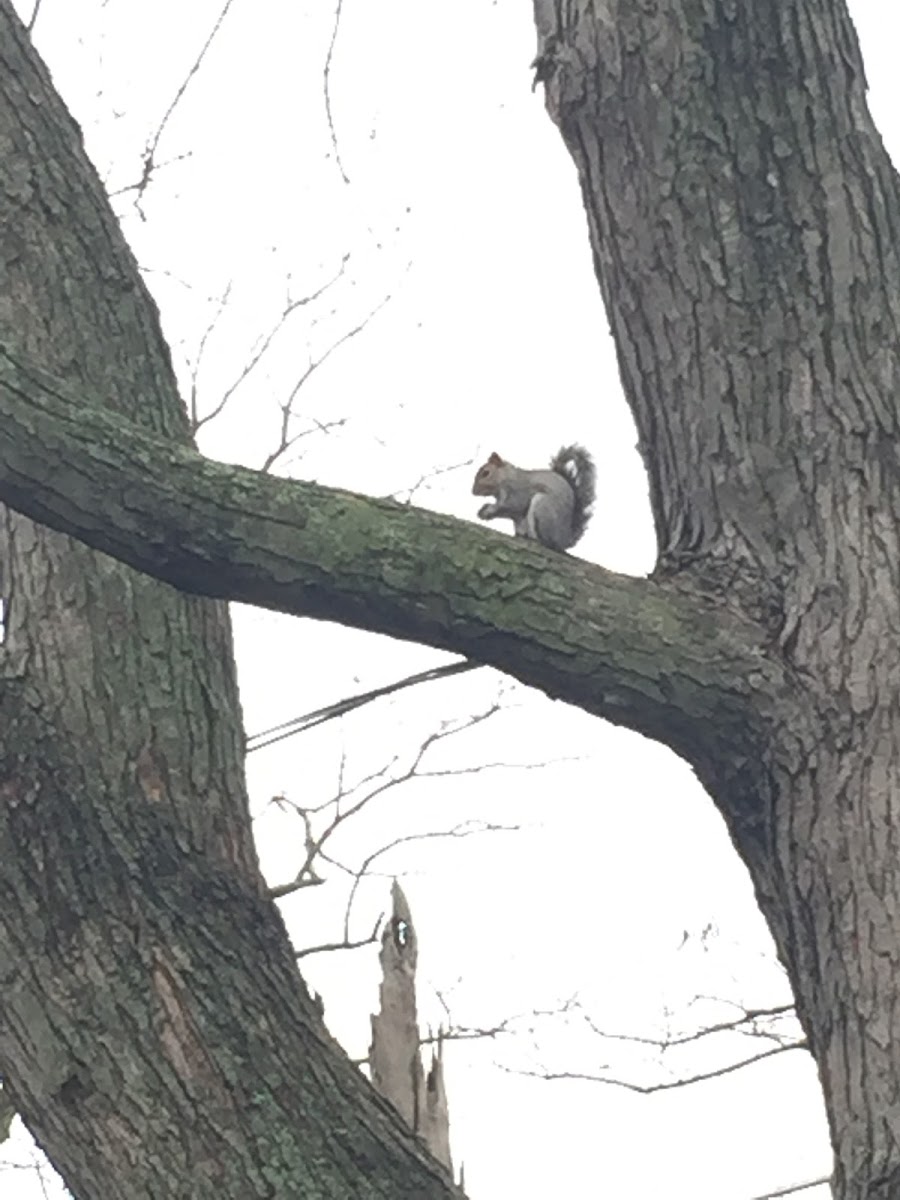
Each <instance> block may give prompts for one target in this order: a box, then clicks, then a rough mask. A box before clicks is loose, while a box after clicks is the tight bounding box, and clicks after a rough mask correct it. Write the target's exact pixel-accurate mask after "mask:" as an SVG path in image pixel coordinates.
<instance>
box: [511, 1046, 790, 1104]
mask: <svg viewBox="0 0 900 1200" xmlns="http://www.w3.org/2000/svg"><path fill="white" fill-rule="evenodd" d="M805 1049H806V1043H805V1042H794V1043H793V1044H792V1045H790V1046H772V1047H771V1048H770V1049H768V1050H761V1051H760V1052H759V1054H751V1055H750V1056H749V1057H747V1058H742V1059H740V1060H739V1061H738V1062H734V1063H729V1064H728V1065H727V1066H724V1067H717V1068H716V1069H715V1070H714V1071H702V1072H699V1073H698V1074H696V1075H686V1076H684V1077H683V1078H681V1079H668V1080H665V1081H664V1082H662V1083H647V1084H641V1083H630V1082H629V1081H628V1080H627V1079H618V1078H616V1077H615V1076H614V1075H594V1074H593V1073H591V1072H589V1071H527V1070H522V1069H519V1068H515V1069H514V1068H512V1067H505V1066H503V1065H502V1064H498V1066H500V1069H501V1070H503V1071H506V1073H507V1074H508V1075H525V1076H527V1077H528V1078H529V1079H546V1080H554V1081H555V1080H559V1079H575V1080H581V1081H583V1082H585V1083H602V1084H606V1085H607V1086H609V1087H618V1088H624V1089H625V1090H626V1091H628V1092H638V1093H639V1094H640V1095H642V1096H651V1095H653V1093H654V1092H669V1091H672V1090H673V1089H675V1088H682V1087H688V1086H690V1085H691V1084H694V1083H705V1082H706V1081H707V1080H709V1079H718V1078H720V1077H721V1076H722V1075H731V1074H733V1072H735V1071H740V1070H742V1069H743V1068H744V1067H749V1066H750V1065H751V1063H755V1062H762V1060H763V1059H765V1058H772V1057H773V1056H774V1055H776V1054H787V1053H789V1052H790V1051H791V1050H805Z"/></svg>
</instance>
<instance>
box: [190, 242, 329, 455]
mask: <svg viewBox="0 0 900 1200" xmlns="http://www.w3.org/2000/svg"><path fill="white" fill-rule="evenodd" d="M349 260H350V255H349V254H345V255H344V256H343V258H342V259H341V265H340V266H339V267H338V269H337V271H336V272H335V274H334V275H332V277H331V278H330V279H328V280H326V282H325V283H323V284H322V285H321V287H318V288H316V290H315V291H314V292H310V293H309V294H308V295H306V296H301V297H300V299H299V300H291V299H290V298H288V301H287V304H286V305H285V307H284V309H283V310H282V312H281V313H280V314H279V316H278V319H277V321H276V322H275V323H274V325H273V326H272V327H271V329H270V330H269V331H268V333H266V334H264V335H262V336H261V337H260V338H259V339H258V340H257V343H256V346H255V347H254V349H253V351H252V353H251V355H250V358H249V359H248V361H247V362H246V363H245V365H244V366H243V367H242V368H241V370H240V371H239V372H238V374H237V376H236V378H235V379H234V380H233V381H232V382H231V383H230V384H229V386H228V387H227V388H226V389H225V391H224V392H223V393H222V395H221V396H220V397H219V401H218V403H217V404H216V405H214V407H213V408H212V409H210V411H209V412H208V413H205V414H204V415H203V416H202V417H197V415H196V413H197V404H196V392H197V376H198V375H199V372H200V363H201V359H202V357H203V351H204V350H205V348H206V344H207V341H208V340H209V337H210V335H211V334H212V333H213V332H214V331H215V328H216V326H217V325H218V322H219V319H220V318H221V316H222V313H223V311H224V309H225V307H226V305H227V302H228V299H229V297H230V294H231V284H229V285H228V287H227V288H226V290H225V292H224V294H223V296H222V300H221V302H220V305H219V308H218V311H217V312H216V314H215V316H214V317H213V319H212V321H211V322H210V324H209V326H208V327H207V330H206V332H205V333H204V335H203V337H202V338H201V340H200V346H199V349H198V353H197V359H196V368H195V370H194V372H193V377H192V388H191V413H192V422H191V424H192V428H193V431H194V433H196V432H197V430H199V429H200V428H201V427H202V426H203V425H205V424H206V423H207V422H208V421H212V420H214V419H215V418H216V417H217V416H219V414H220V413H221V412H222V410H223V409H224V408H225V406H226V404H227V403H228V402H229V400H231V398H232V397H233V396H234V394H235V392H236V391H237V390H238V388H239V387H240V386H241V385H242V384H243V383H246V381H247V379H248V378H249V377H250V375H251V374H252V373H253V371H254V370H255V369H256V367H257V366H258V365H259V363H260V361H261V360H262V359H263V358H264V357H265V354H266V351H267V350H268V349H269V347H270V346H271V345H272V342H273V341H274V340H275V338H276V337H277V336H278V334H279V333H280V332H281V331H282V329H283V328H284V327H285V325H286V324H287V322H288V320H289V318H290V317H291V316H293V314H294V313H295V312H296V311H297V310H298V309H300V308H304V307H305V306H306V305H307V304H312V303H313V302H314V301H316V300H320V299H321V298H322V296H324V294H325V293H326V292H327V291H328V289H329V288H331V287H333V286H334V285H335V284H336V283H337V281H338V280H339V279H340V278H341V276H342V275H343V274H344V269H345V268H346V266H347V263H348V262H349ZM336 344H339V343H336ZM332 348H334V347H332ZM329 353H330V352H329Z"/></svg>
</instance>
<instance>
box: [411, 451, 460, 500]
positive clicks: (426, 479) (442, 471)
mask: <svg viewBox="0 0 900 1200" xmlns="http://www.w3.org/2000/svg"><path fill="white" fill-rule="evenodd" d="M474 461H475V460H474V459H473V458H467V459H466V461H465V462H459V463H454V464H453V465H452V466H449V467H438V468H436V469H435V470H434V471H429V472H428V474H427V475H421V476H420V477H419V479H418V480H417V481H416V482H415V483H414V484H413V485H412V487H409V488H401V489H400V491H398V492H394V493H393V496H394V499H395V500H399V499H400V497H401V496H404V497H405V500H404V501H403V503H404V504H412V502H413V497H414V496H415V494H416V492H418V490H419V488H421V487H423V486H424V485H425V484H426V483H430V482H431V480H433V479H438V478H439V477H440V476H441V475H449V474H450V473H451V472H452V471H461V470H462V469H463V467H471V466H472V464H473V463H474Z"/></svg>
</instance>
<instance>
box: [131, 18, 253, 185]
mask: <svg viewBox="0 0 900 1200" xmlns="http://www.w3.org/2000/svg"><path fill="white" fill-rule="evenodd" d="M233 3H234V0H225V4H224V5H223V7H222V11H221V12H220V13H219V16H218V18H217V19H216V22H215V24H214V25H213V27H212V30H211V32H210V34H209V37H208V38H207V39H206V41H205V42H204V44H203V48H202V50H201V51H200V53H199V54H198V55H197V57H196V59H195V60H194V65H193V66H192V67H191V69H190V70H189V71H188V73H187V75H186V76H185V78H184V79H183V80H182V82H181V85H180V86H179V88H178V90H177V92H176V93H175V96H174V98H173V100H172V103H171V104H170V105H169V107H168V108H167V109H166V111H165V113H164V114H163V118H162V120H161V121H160V123H159V125H158V126H157V129H156V133H155V134H154V135H153V137H152V138H151V139H150V141H149V142H148V144H147V148H146V150H145V151H144V159H143V164H142V167H141V176H140V179H139V180H138V182H137V184H135V185H133V186H134V188H135V189H136V190H137V193H138V203H140V199H141V197H142V196H143V194H144V192H145V191H146V189H147V184H148V183H149V182H150V176H151V174H152V173H153V169H154V167H155V165H156V151H157V150H158V149H159V143H160V141H161V140H162V136H163V133H164V132H165V129H166V126H167V125H168V123H169V121H170V120H171V118H172V115H173V113H174V112H175V109H176V108H177V107H178V105H179V104H180V103H181V101H182V99H183V98H184V94H185V92H186V91H187V89H188V87H189V86H190V83H191V80H192V79H193V78H194V76H195V75H196V74H197V72H198V71H199V70H200V67H201V65H202V63H203V60H204V58H206V54H207V52H208V50H209V48H210V46H211V45H212V43H213V40H214V39H215V37H216V34H218V32H219V30H220V29H221V28H222V22H223V21H224V20H225V17H226V16H227V15H228V10H229V9H230V8H231V6H232V4H233Z"/></svg>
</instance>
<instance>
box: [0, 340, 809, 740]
mask: <svg viewBox="0 0 900 1200" xmlns="http://www.w3.org/2000/svg"><path fill="white" fill-rule="evenodd" d="M0 500H3V501H5V502H6V503H8V504H9V505H11V506H12V507H13V508H16V509H18V510H19V511H21V512H23V513H25V514H26V515H27V516H29V517H31V518H32V519H34V520H36V521H38V522H40V523H42V524H45V525H49V526H50V527H51V528H53V529H57V530H59V531H61V532H64V533H68V534H71V535H72V536H73V537H75V538H77V539H78V540H79V541H82V542H84V543H86V544H87V545H89V546H92V547H94V548H95V549H97V550H101V551H103V552H104V553H106V554H109V555H111V556H112V557H114V558H117V559H120V560H121V561H122V562H125V563H128V564H129V565H130V566H132V567H134V568H136V569H137V570H139V571H143V572H145V573H146V574H149V575H152V576H154V577H156V578H158V579H162V580H164V581H166V582H168V583H170V584H172V585H173V586H175V587H177V588H179V589H180V590H182V591H187V592H194V593H198V594H200V595H204V596H209V597H215V598H219V599H227V600H236V601H241V602H243V603H247V604H254V605H258V606H260V607H263V608H270V609H273V610H276V611H279V612H284V613H293V614H296V615H298V616H306V617H316V618H319V619H324V620H330V621H338V622H340V623H342V624H346V625H351V626H355V627H357V628H360V629H368V630H372V631H374V632H378V633H384V634H389V635H392V636H394V637H399V638H403V639H405V640H409V641H416V642H420V643H424V644H427V645H431V646H435V647H437V648H438V649H442V650H450V651H455V652H457V653H460V654H463V655H465V656H467V657H469V658H472V659H474V660H476V661H478V662H482V663H486V664H489V665H491V666H495V667H498V668H499V669H501V670H503V671H506V672H508V673H509V674H510V675H512V676H514V677H516V678H518V679H520V680H521V681H522V682H524V683H527V684H530V685H532V686H534V687H537V688H540V689H541V690H543V691H545V692H547V693H548V694H549V695H551V696H553V697H556V698H561V699H565V700H567V701H569V702H570V703H573V704H577V705H580V706H581V707H583V708H585V709H586V710H587V711H589V712H593V713H596V714H598V715H601V716H603V717H606V718H607V719H609V720H611V721H614V722H617V723H619V724H624V725H627V726H629V727H630V728H633V729H636V730H638V731H640V732H642V733H645V734H647V735H648V736H650V737H653V738H656V739H658V740H660V741H662V742H664V743H666V744H667V745H670V746H672V747H673V748H674V749H675V750H676V751H678V752H679V753H681V754H683V755H684V756H685V757H686V758H688V759H689V760H690V761H693V760H694V757H695V754H696V753H708V752H709V751H710V749H711V748H712V747H713V745H714V744H715V745H716V746H717V747H718V748H719V749H725V748H726V747H727V749H728V751H729V753H730V754H733V753H734V750H735V748H736V747H737V748H739V749H740V750H741V751H742V752H744V753H747V754H753V753H754V752H755V749H756V746H757V744H758V736H759V734H760V732H761V726H760V720H762V721H765V720H766V717H765V714H766V713H767V712H768V711H770V705H771V704H773V703H774V702H775V700H776V699H778V697H779V696H783V694H784V690H785V686H786V682H787V681H786V678H785V677H784V673H783V669H782V667H781V665H780V663H779V662H778V661H777V660H776V659H775V658H774V657H769V656H768V655H767V653H766V635H765V631H763V630H762V629H761V628H759V627H757V626H755V625H753V624H752V623H750V622H749V621H748V620H746V619H744V618H742V617H740V616H738V615H737V614H735V613H733V612H731V611H729V610H728V609H725V608H724V607H722V606H720V607H714V606H713V605H712V604H710V603H709V602H707V601H705V600H703V599H701V598H700V597H699V596H694V595H691V594H690V593H689V591H686V589H685V585H684V582H683V580H682V581H680V583H679V586H678V587H677V588H676V587H674V586H672V585H669V584H667V583H665V582H663V581H658V580H652V579H651V580H646V579H633V578H627V577H625V576H621V575H615V574H613V573H612V572H610V571H606V570H603V569H602V568H600V567H597V566H593V565H591V564H588V563H584V562H580V561H578V560H576V559H572V558H568V557H566V556H563V555H557V554H554V553H553V552H551V551H548V550H546V549H544V548H543V547H541V546H538V545H536V544H534V543H529V542H522V541H516V540H513V539H510V538H504V537H502V536H498V535H497V534H495V533H493V532H489V531H486V530H482V529H480V528H479V527H478V526H476V525H475V524H474V523H472V524H469V523H466V522H462V521H459V520H457V519H455V518H452V517H448V516H443V515H441V514H438V513H430V512H425V511H423V510H419V509H414V508H411V507H407V506H404V505H401V504H398V503H396V502H395V501H392V500H386V499H369V498H366V497H363V496H359V495H355V494H353V493H351V492H345V491H340V490H337V489H331V488H324V487H320V486H318V485H317V484H313V483H297V482H294V481H289V480H280V479H273V478H271V477H269V476H267V475H264V474H262V473H259V472H254V471H250V470H247V469H246V468H242V467H235V466H227V465H223V464H221V463H216V462H212V461H210V460H208V459H204V458H202V457H201V456H200V455H199V454H198V453H197V452H196V451H195V450H194V449H193V448H192V447H190V446H187V445H176V444H173V443H172V442H171V441H167V440H163V439H160V438H159V437H158V436H156V435H155V434H153V433H151V432H148V431H147V430H145V429H143V428H141V427H139V426H137V425H135V424H132V423H130V422H129V421H127V420H125V419H123V418H122V417H121V416H119V415H118V414H116V413H114V412H113V411H111V410H110V409H109V408H104V407H102V405H101V403H99V402H98V401H97V400H95V399H94V398H92V397H90V396H82V397H80V398H75V397H74V396H73V395H72V394H71V392H70V391H69V390H68V388H67V386H66V385H65V384H63V383H62V382H60V381H59V380H57V379H55V378H54V377H52V376H49V375H47V374H46V373H45V372H43V371H42V370H40V369H39V368H37V367H34V366H32V365H27V366H26V365H24V364H22V363H20V362H17V361H16V360H14V359H13V358H12V357H10V355H9V354H8V353H7V352H6V351H5V350H2V349H0ZM759 714H763V715H762V717H760V715H759ZM781 715H782V719H783V709H782V714H781ZM713 738H715V739H717V741H716V742H715V743H712V742H710V741H708V739H713Z"/></svg>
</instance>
